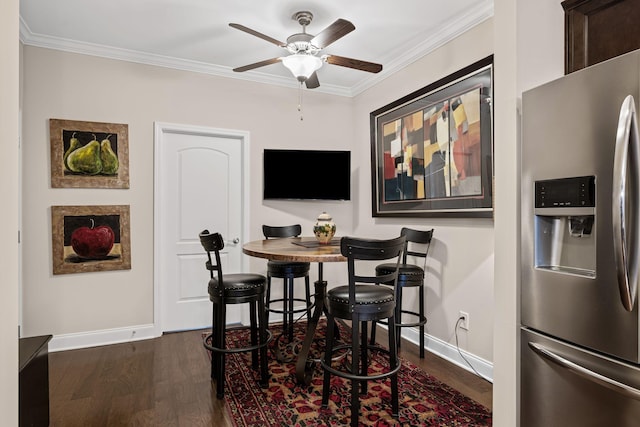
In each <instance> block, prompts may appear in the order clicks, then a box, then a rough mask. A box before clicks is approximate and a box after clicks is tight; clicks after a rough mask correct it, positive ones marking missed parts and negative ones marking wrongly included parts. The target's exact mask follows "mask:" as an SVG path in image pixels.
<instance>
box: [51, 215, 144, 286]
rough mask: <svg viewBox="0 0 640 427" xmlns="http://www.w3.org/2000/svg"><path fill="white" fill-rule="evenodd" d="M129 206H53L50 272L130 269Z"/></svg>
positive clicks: (66, 272) (65, 272) (64, 272)
mask: <svg viewBox="0 0 640 427" xmlns="http://www.w3.org/2000/svg"><path fill="white" fill-rule="evenodd" d="M129 236H130V226H129V206H128V205H112V206H52V207H51V240H52V245H53V274H69V273H86V272H91V271H108V270H130V269H131V243H130V237H129Z"/></svg>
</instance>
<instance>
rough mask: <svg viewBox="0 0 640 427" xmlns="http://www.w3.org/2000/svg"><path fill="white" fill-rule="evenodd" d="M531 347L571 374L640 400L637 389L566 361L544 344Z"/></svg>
mask: <svg viewBox="0 0 640 427" xmlns="http://www.w3.org/2000/svg"><path fill="white" fill-rule="evenodd" d="M529 347H531V349H532V350H533V351H535V352H536V353H538V354H540V355H541V356H543V357H546V358H547V359H549V360H551V361H552V362H554V363H557V364H558V365H560V366H562V367H563V368H566V369H568V370H570V371H571V372H573V373H575V374H577V375H579V376H581V377H582V378H585V379H587V380H589V381H592V382H594V383H596V384H599V385H601V386H603V387H606V388H608V389H610V390H613V391H616V392H618V393H620V394H622V395H624V396H626V397H630V398H632V399H635V400H640V390H638V389H637V388H635V387H631V386H629V385H627V384H624V383H621V382H619V381H616V380H614V379H612V378H609V377H605V376H604V375H601V374H599V373H597V372H594V371H592V370H591V369H588V368H585V367H584V366H582V365H579V364H577V363H575V362H572V361H571V360H568V359H565V358H564V357H562V356H559V355H557V354H556V353H554V352H552V351H551V350H549V349H548V348H547V347H545V346H543V345H542V344H538V343H534V342H531V341H529Z"/></svg>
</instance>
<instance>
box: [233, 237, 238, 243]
mask: <svg viewBox="0 0 640 427" xmlns="http://www.w3.org/2000/svg"><path fill="white" fill-rule="evenodd" d="M233 243H234V244H235V245H237V244H238V243H240V239H239V238H238V237H236V238H235V239H233Z"/></svg>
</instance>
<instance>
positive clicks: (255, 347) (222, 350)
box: [202, 329, 273, 353]
mask: <svg viewBox="0 0 640 427" xmlns="http://www.w3.org/2000/svg"><path fill="white" fill-rule="evenodd" d="M266 333H267V340H266V341H265V342H263V343H260V344H256V345H252V346H249V347H238V348H218V347H214V346H212V345H211V344H208V342H207V341H212V339H213V334H209V335H207V336H206V337H204V340H203V341H202V345H203V346H204V348H206V349H207V350H209V351H213V352H215V353H244V352H247V351H253V350H258V349H260V348H262V347H265V346H267V345H268V344H269V343H270V342H271V340H272V339H273V334H272V333H271V331H270V330H268V329H267V330H266Z"/></svg>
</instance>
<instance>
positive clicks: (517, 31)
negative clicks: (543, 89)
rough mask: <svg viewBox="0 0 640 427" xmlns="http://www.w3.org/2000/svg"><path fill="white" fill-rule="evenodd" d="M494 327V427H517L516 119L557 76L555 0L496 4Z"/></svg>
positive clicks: (559, 13)
mask: <svg viewBox="0 0 640 427" xmlns="http://www.w3.org/2000/svg"><path fill="white" fill-rule="evenodd" d="M494 10H495V15H494V21H495V35H494V40H495V41H494V48H495V56H496V79H497V81H498V82H499V83H498V84H496V93H495V98H496V102H495V107H496V108H495V122H496V127H495V128H496V133H495V135H494V144H495V159H496V217H495V248H496V251H495V268H494V271H495V282H494V295H495V297H494V302H495V325H494V331H495V332H494V371H493V372H494V382H493V402H494V408H493V409H494V411H493V424H494V426H496V427H512V426H517V425H518V411H519V408H518V405H519V404H520V402H519V397H518V390H519V389H518V384H519V375H518V363H519V362H518V361H519V351H518V348H519V346H518V344H519V335H518V333H519V330H518V328H519V323H520V299H519V298H520V294H519V285H520V269H519V265H520V257H519V254H520V250H519V244H520V238H519V236H520V128H519V123H520V116H519V106H520V100H521V94H522V91H523V90H526V89H529V88H531V87H534V86H537V85H539V84H541V83H544V82H546V81H548V80H551V79H553V78H556V77H559V76H561V75H562V74H563V68H562V67H563V66H562V64H563V59H562V58H563V57H562V55H563V49H564V35H563V30H564V12H563V10H562V6H561V5H560V2H558V1H556V0H540V1H536V2H531V1H528V0H518V1H517V2H514V1H512V0H495V3H494Z"/></svg>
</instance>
